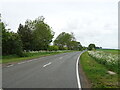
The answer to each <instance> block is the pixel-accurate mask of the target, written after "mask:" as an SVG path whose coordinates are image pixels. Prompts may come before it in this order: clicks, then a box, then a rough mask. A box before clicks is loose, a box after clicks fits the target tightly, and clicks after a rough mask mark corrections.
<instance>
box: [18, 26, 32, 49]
mask: <svg viewBox="0 0 120 90" xmlns="http://www.w3.org/2000/svg"><path fill="white" fill-rule="evenodd" d="M17 33H18V34H19V36H20V38H21V40H22V44H23V49H24V50H26V51H29V50H33V44H32V43H33V34H32V31H31V29H30V28H29V27H28V25H24V26H23V25H22V24H20V25H19V28H18V31H17Z"/></svg>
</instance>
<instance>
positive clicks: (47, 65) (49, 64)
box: [43, 62, 51, 67]
mask: <svg viewBox="0 0 120 90" xmlns="http://www.w3.org/2000/svg"><path fill="white" fill-rule="evenodd" d="M50 64H51V62H49V63H47V64H45V65H43V67H46V66H48V65H50Z"/></svg>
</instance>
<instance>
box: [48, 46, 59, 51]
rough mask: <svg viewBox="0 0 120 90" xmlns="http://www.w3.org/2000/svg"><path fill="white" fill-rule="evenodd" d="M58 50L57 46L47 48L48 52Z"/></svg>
mask: <svg viewBox="0 0 120 90" xmlns="http://www.w3.org/2000/svg"><path fill="white" fill-rule="evenodd" d="M58 49H59V48H58V46H55V45H53V46H49V47H48V50H49V51H57V50H58Z"/></svg>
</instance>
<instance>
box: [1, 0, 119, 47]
mask: <svg viewBox="0 0 120 90" xmlns="http://www.w3.org/2000/svg"><path fill="white" fill-rule="evenodd" d="M118 1H119V0H0V12H1V14H2V21H3V22H5V23H6V24H7V25H8V27H9V28H11V30H12V31H14V32H16V31H17V28H18V26H19V24H20V23H22V24H24V22H25V21H26V19H31V20H34V19H35V18H37V17H38V16H44V17H45V22H46V23H47V24H49V25H50V26H51V27H52V28H53V31H54V32H55V36H54V39H55V38H56V36H57V35H59V34H60V33H61V32H68V33H70V32H73V33H74V35H75V37H76V39H77V41H80V42H81V44H82V45H83V46H88V45H89V44H90V43H94V44H96V45H97V46H101V47H104V48H117V47H118Z"/></svg>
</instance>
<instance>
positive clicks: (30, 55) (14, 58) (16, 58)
mask: <svg viewBox="0 0 120 90" xmlns="http://www.w3.org/2000/svg"><path fill="white" fill-rule="evenodd" d="M67 52H73V51H57V52H37V53H29V52H27V53H25V55H26V56H25V57H19V56H17V55H8V56H2V60H0V61H1V62H2V63H3V64H5V63H12V62H19V61H23V60H29V59H34V58H39V57H42V56H49V55H55V54H60V53H67ZM1 62H0V63H1Z"/></svg>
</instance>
